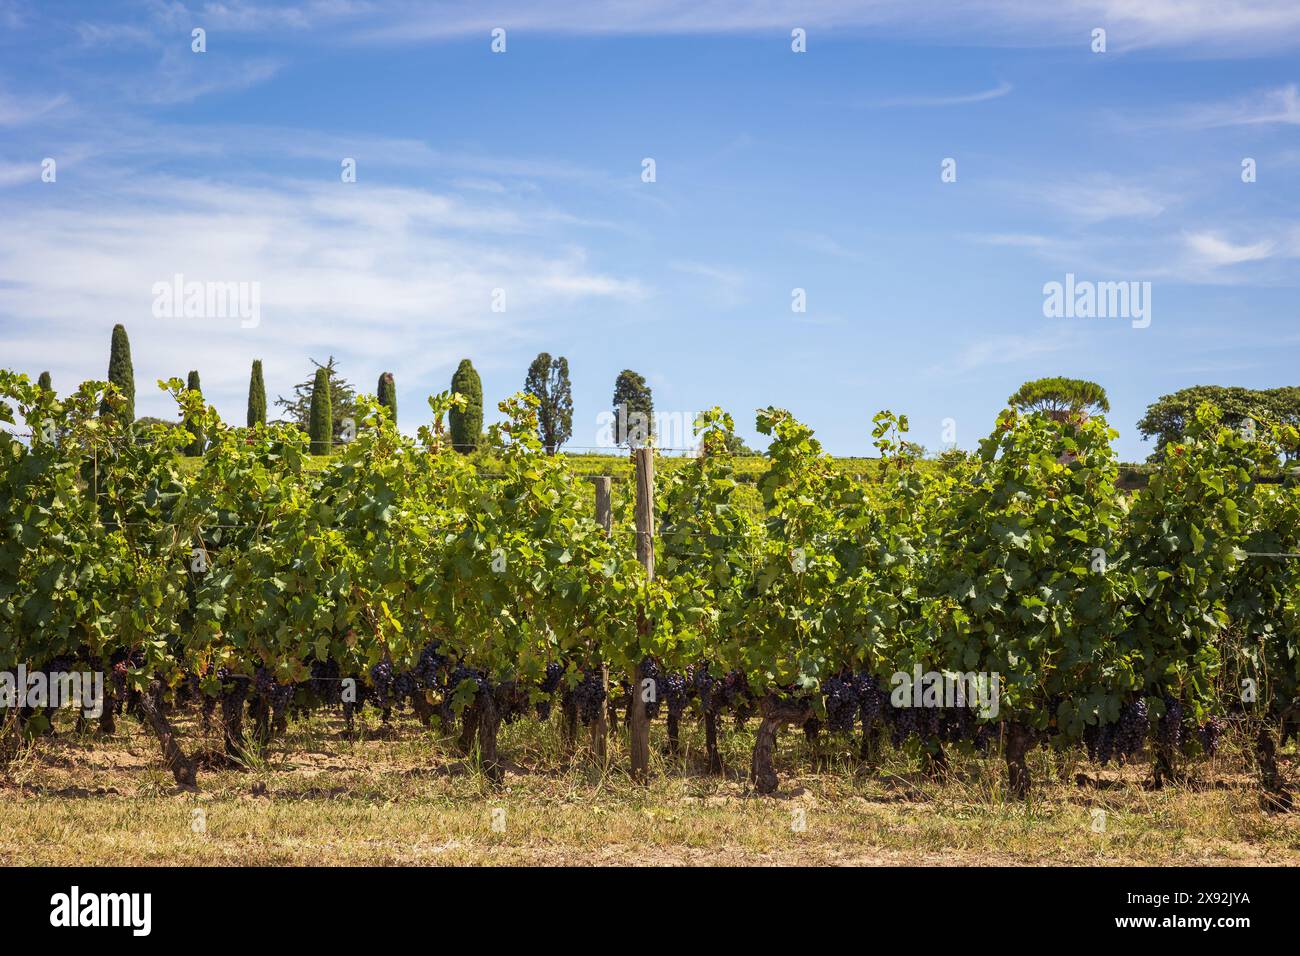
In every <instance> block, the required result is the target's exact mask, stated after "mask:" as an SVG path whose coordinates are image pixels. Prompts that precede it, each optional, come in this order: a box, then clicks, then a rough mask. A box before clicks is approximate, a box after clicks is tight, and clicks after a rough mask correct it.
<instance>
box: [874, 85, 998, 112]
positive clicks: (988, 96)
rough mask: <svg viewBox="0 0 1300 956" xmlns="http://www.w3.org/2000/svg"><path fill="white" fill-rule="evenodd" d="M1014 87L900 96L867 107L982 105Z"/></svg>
mask: <svg viewBox="0 0 1300 956" xmlns="http://www.w3.org/2000/svg"><path fill="white" fill-rule="evenodd" d="M1013 89H1015V87H1013V86H1012V85H1011V84H1010V83H1007V82H1005V81H1004V82H1002V83H999V84H998V85H997V86H995V87H992V88H991V89H987V90H980V91H979V92H976V93H957V94H953V95H949V96H900V97H895V98H893V99H885V100H878V101H876V102H874V103H868V104H867V105H868V106H871V107H875V108H880V109H887V108H892V107H910V108H926V107H938V106H964V105H966V104H968V103H984V102H987V101H988V100H996V99H999V98H1001V97H1003V96H1006V95H1007V94H1008V93H1010V92H1011V91H1012V90H1013Z"/></svg>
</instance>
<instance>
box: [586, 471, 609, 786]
mask: <svg viewBox="0 0 1300 956" xmlns="http://www.w3.org/2000/svg"><path fill="white" fill-rule="evenodd" d="M592 481H593V482H595V485H596V523H597V524H599V525H600V526H601V527H602V528H604V529H605V533H606V534H610V533H611V532H612V531H613V528H614V507H613V498H612V495H611V489H612V485H613V482H612V481H611V479H610V478H609V477H608V476H607V475H600V476H598V477H596V478H593V479H592ZM600 686H601V687H603V688H605V693H606V694H608V693H609V666H608V665H607V664H605V663H603V662H602V663H601V665H600ZM606 710H607V708H605V707H601V708H600V709H599V712H598V714H597V717H596V719H595V720H593V721H592V722H591V750H592V753H593V754H595V756H596V760H597V761H598V762H599V763H600V764H602V765H603V764H604V763H605V761H606V760H607V759H608V756H609V751H608V749H607V747H606V741H607V738H608V736H609V725H608V723H607V722H606V719H605V714H606Z"/></svg>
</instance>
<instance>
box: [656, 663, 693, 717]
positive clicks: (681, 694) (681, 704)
mask: <svg viewBox="0 0 1300 956" xmlns="http://www.w3.org/2000/svg"><path fill="white" fill-rule="evenodd" d="M659 686H660V687H661V688H662V693H663V699H664V703H665V704H667V705H668V716H670V717H672V718H674V719H675V718H677V717H680V716H681V715H682V711H683V710H685V709H686V698H687V696H688V691H689V687H688V686H687V684H686V677H685V675H683V674H665V675H664V679H663V681H662V682H661V683H660V685H659Z"/></svg>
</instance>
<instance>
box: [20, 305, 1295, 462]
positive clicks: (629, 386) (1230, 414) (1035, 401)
mask: <svg viewBox="0 0 1300 956" xmlns="http://www.w3.org/2000/svg"><path fill="white" fill-rule="evenodd" d="M311 363H312V365H314V366H315V369H314V371H313V373H312V375H311V377H310V378H308V379H306V380H304V381H302V382H299V383H298V384H297V385H295V386H294V388H293V392H292V393H291V394H290V395H288V396H284V395H282V396H280V397H279V398H277V399H276V401H275V404H276V406H277V407H278V408H280V410H281V412H282V414H281V418H280V421H283V422H290V423H293V424H296V425H298V426H299V427H300V428H301V429H302V430H303V431H304V432H306V433H307V434H308V436H309V437H310V439H311V448H312V451H313V453H315V454H328V453H329V451H330V450H331V449H332V447H333V445H334V443H335V442H337V441H339V440H340V438H341V436H342V434H343V431H344V429H345V428H346V427H347V423H348V422H349V421H351V422H352V423H353V426H355V420H356V415H357V411H356V389H355V388H354V387H353V386H352V384H351V383H350V382H348V381H347V380H346V379H345V378H343V376H342V375H341V374H340V372H339V368H338V363H337V361H336V360H335V358H334V356H332V355H331V356H330V357H329V358H328V360H327V361H325V362H324V363H321V362H317V361H316V360H315V359H311ZM108 381H109V382H110V383H111V384H112V385H113V386H114V387H115V389H116V391H117V393H118V398H117V399H116V400H115V401H113V402H110V401H108V400H107V399H106V400H105V401H104V403H103V404H102V406H101V408H100V414H101V415H121V416H123V417H125V418H128V419H129V420H131V421H134V422H138V423H139V424H150V423H159V424H164V425H172V426H176V427H179V426H180V425H185V426H186V428H187V430H188V431H190V433H191V435H192V436H193V441H192V442H191V443H190V444H189V445H188V446H187V449H186V450H187V453H188V454H191V455H201V454H203V449H204V438H203V435H202V434H200V433H199V429H198V428H197V426H193V427H191V426H190V424H189V423H182V422H164V421H162V420H161V419H156V418H141V419H136V418H135V372H134V369H133V367H132V363H131V342H130V340H129V339H128V338H127V334H126V328H125V327H124V326H122V325H121V324H118V325H115V326H113V333H112V336H111V339H110V342H109V359H108ZM38 384H39V386H40V387H41V388H44V389H50V390H53V388H54V385H53V382H52V380H51V378H50V373H49V372H48V371H47V372H41V373H40V377H39V379H38ZM187 387H188V388H189V389H191V390H192V391H195V392H199V391H201V386H200V383H199V373H198V371H197V370H191V371H190V373H189V375H188V380H187ZM451 390H452V391H454V392H458V393H460V394H461V395H462V396H464V398H465V404H464V406H463V407H461V408H457V409H453V410H452V412H451V413H450V415H449V416H448V418H449V427H450V431H451V439H452V444H453V446H454V447H455V448H456V449H457V450H458V451H461V452H465V453H470V452H473V451H475V450H477V449H478V448H479V447H480V446H481V445H482V443H483V382H482V379H481V378H480V377H479V374H478V371H477V370H476V369H475V368H474V363H473V362H471V361H470V360H469V359H467V358H466V359H462V360H461V362H460V364H459V365H458V366H457V367H456V371H455V374H453V375H452V378H451ZM523 390H524V392H525V393H526V394H528V395H531V396H533V397H534V398H535V399H536V401H537V420H538V433H539V437H540V439H541V441H542V445H543V447H545V449H546V450H547V452H548V453H550V454H555V453H556V452H558V451H559V450H560V449H561V448H562V447H563V446H564V445H565V443H567V442H568V441H569V439H570V438H571V437H572V436H573V386H572V383H571V382H570V380H569V361H568V359H566V358H565V357H564V356H563V355H560V356H555V357H553V356H552V355H551V354H550V353H549V352H541V353H539V354H538V355H537V358H535V359H533V362H532V364H531V365H529V367H528V373H527V375H526V376H525V379H524V388H523ZM376 395H377V397H378V403H379V406H380V407H381V408H383V409H386V410H387V413H388V414H389V415H391V416H392V417H393V419H394V421H396V419H397V385H396V382H395V380H394V377H393V373H392V372H384V373H383V374H381V375H380V376H379V382H378V384H377V386H376ZM1202 402H1211V403H1213V404H1215V405H1217V406H1218V407H1219V408H1220V409H1222V410H1223V413H1224V421H1225V422H1227V423H1228V424H1230V425H1233V426H1238V427H1244V426H1245V425H1246V423H1247V422H1251V421H1253V422H1256V423H1258V424H1261V425H1267V424H1274V423H1277V424H1289V425H1295V426H1300V386H1294V385H1287V386H1282V387H1279V388H1267V389H1252V388H1243V387H1240V386H1224V385H1193V386H1189V387H1188V388H1183V389H1179V390H1178V391H1176V392H1173V393H1171V394H1169V395H1162V396H1160V398H1158V399H1157V400H1156V401H1154V402H1152V403H1151V405H1149V406H1148V407H1147V411H1146V414H1145V415H1144V416H1143V417H1142V419H1141V420H1140V421H1139V422H1138V423H1137V429H1138V432H1139V433H1140V434H1141V435H1142V436H1143V437H1144V438H1146V439H1155V442H1156V449H1155V452H1154V453H1153V454H1152V455H1151V458H1152V459H1153V460H1154V459H1156V458H1157V457H1159V456H1160V455H1161V454H1163V452H1164V449H1165V446H1166V445H1168V444H1169V443H1170V442H1176V441H1178V440H1179V439H1180V438H1181V437H1182V436H1183V435H1184V434H1185V433H1186V429H1187V427H1188V423H1189V421H1190V420H1191V418H1192V416H1193V414H1194V413H1195V410H1196V408H1197V406H1198V405H1200V404H1201V403H1202ZM1007 404H1008V405H1010V406H1012V407H1014V408H1017V409H1020V410H1021V411H1022V412H1025V413H1027V414H1043V415H1048V416H1051V417H1054V418H1060V417H1062V416H1068V415H1073V414H1080V413H1084V414H1095V413H1098V412H1102V413H1104V412H1109V411H1110V401H1109V399H1108V398H1107V396H1106V390H1105V389H1104V388H1102V386H1100V385H1098V384H1097V383H1096V382H1090V381H1087V380H1086V379H1075V378H1062V377H1050V378H1040V379H1034V380H1033V381H1029V382H1026V383H1025V384H1023V385H1021V386H1020V388H1019V389H1018V390H1017V391H1016V392H1015V393H1014V394H1012V395H1011V396H1010V397H1009V398H1008V399H1007ZM613 411H614V422H615V440H616V443H617V444H620V445H625V444H635V443H637V442H638V441H644V440H646V439H648V438H650V437H652V436H653V435H654V396H653V394H652V392H651V389H650V386H649V385H648V384H647V383H646V379H645V376H643V375H640V374H638V373H637V372H634V371H632V370H631V369H624V370H623V371H621V372H619V374H618V376H617V378H616V379H615V381H614V393H613ZM246 420H247V424H248V427H250V428H255V427H257V426H258V425H265V424H266V384H265V382H264V381H263V378H262V362H261V360H260V359H258V360H255V361H254V362H253V366H252V372H251V374H250V376H249V382H248V412H247V419H246ZM730 445H731V450H732V451H733V452H735V453H742V454H743V453H749V449H748V448H747V447H746V446H745V444H744V442H743V441H741V440H740V439H739V438H738V437H735V436H733V441H732V442H731V443H730Z"/></svg>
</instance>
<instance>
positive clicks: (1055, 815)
mask: <svg viewBox="0 0 1300 956" xmlns="http://www.w3.org/2000/svg"><path fill="white" fill-rule="evenodd" d="M180 724H181V726H182V727H183V729H184V731H185V734H186V738H187V740H186V742H187V745H188V746H190V747H194V746H195V744H196V743H198V744H200V745H207V746H209V747H211V748H213V749H214V750H215V749H216V747H217V745H218V743H219V741H218V740H217V739H216V738H215V737H211V738H209V739H207V740H196V736H197V737H201V736H202V735H201V734H200V733H199V729H198V727H197V726H196V725H195V722H194V721H193V720H192V719H190V718H188V717H187V718H184V719H182V720H181V721H180ZM753 726H754V724H753V722H751V724H750V732H747V731H740V732H728V733H727V734H726V735H725V736H724V738H723V745H724V748H725V751H724V752H725V756H726V759H727V763H728V767H729V768H730V770H731V773H730V775H729V776H727V777H726V778H716V777H711V776H708V775H706V774H704V773H703V764H702V753H701V751H702V749H703V740H702V736H697V728H696V727H695V726H694V724H693V722H687V723H686V724H684V726H683V731H684V742H685V744H686V746H687V748H688V750H687V753H686V754H685V755H684V756H683V758H681V759H677V760H670V759H669V758H667V757H666V756H665V755H664V754H663V753H662V751H661V744H662V743H663V741H662V739H661V738H660V737H659V736H658V735H659V734H660V733H662V726H655V727H654V731H655V733H656V736H655V737H654V738H653V741H652V745H653V746H652V751H653V759H654V761H655V763H654V767H653V769H654V771H655V778H654V780H653V781H652V783H651V784H650V786H649V787H644V788H642V787H636V786H634V785H632V784H631V783H630V781H629V780H628V779H627V777H626V775H625V774H624V773H623V772H622V770H621V769H620V767H621V766H622V765H623V763H624V761H623V759H622V757H623V754H622V751H621V743H620V742H618V741H616V742H615V743H614V746H613V748H612V750H611V757H612V763H613V767H612V769H610V770H608V771H606V770H604V769H603V768H601V767H599V766H597V765H595V763H594V762H593V761H592V759H591V758H590V757H589V756H588V755H586V754H585V753H583V752H579V754H578V755H577V756H575V757H573V758H568V757H565V756H564V755H563V754H562V752H561V747H560V741H559V735H558V732H557V730H556V725H555V724H554V722H552V723H551V724H546V725H539V724H537V723H535V722H530V721H525V722H521V723H520V724H516V725H514V726H511V727H509V728H505V729H504V731H503V736H502V745H503V756H505V757H506V758H507V760H508V761H509V763H508V774H507V777H506V781H505V785H504V787H503V788H502V789H501V790H499V791H493V790H492V789H491V787H490V786H489V785H488V784H487V782H486V781H485V779H484V778H483V776H482V775H481V774H480V773H479V772H478V771H477V769H476V767H475V766H474V764H473V762H472V761H466V760H464V759H463V758H461V757H460V756H459V755H458V754H457V753H456V751H455V746H454V741H453V740H452V739H451V738H447V737H443V736H442V735H440V734H438V733H435V732H432V731H428V730H425V729H423V728H421V727H420V726H419V725H417V724H416V723H415V722H414V721H413V720H407V719H402V720H397V719H395V720H394V724H393V726H392V728H390V729H382V728H380V727H379V726H378V723H377V721H376V720H374V719H373V717H371V719H369V720H368V721H367V728H368V729H367V730H366V731H364V732H363V733H361V734H360V735H359V736H358V737H357V738H347V737H344V736H342V735H341V734H340V733H339V731H340V729H341V722H340V721H339V720H338V719H336V718H335V717H333V716H328V717H326V716H318V717H314V718H312V719H311V720H310V721H308V722H306V723H297V724H294V725H293V726H292V727H291V731H290V734H289V736H288V737H287V738H286V739H284V740H282V741H279V742H278V743H277V744H274V745H273V746H272V748H271V749H270V751H269V752H268V753H267V754H266V756H265V759H264V760H261V761H259V762H258V764H257V765H256V766H253V767H251V768H247V769H233V768H229V767H227V768H219V767H213V768H212V769H209V770H207V771H205V772H201V773H200V777H199V784H200V791H199V792H198V793H186V792H181V791H178V790H177V789H176V788H175V787H174V785H173V783H172V779H171V775H170V774H169V773H168V772H167V771H166V769H165V768H164V767H163V766H162V763H161V759H160V757H159V751H158V747H157V744H156V742H155V741H154V739H153V738H152V737H150V736H147V735H146V734H144V733H143V732H142V731H141V729H140V727H139V726H138V725H137V724H136V723H135V722H134V721H133V720H130V719H126V718H123V719H122V720H120V721H119V728H118V729H119V733H118V735H117V736H115V737H113V738H110V739H104V738H99V737H95V736H84V737H82V736H78V735H76V734H74V733H73V732H72V731H71V729H65V730H61V733H60V734H59V736H58V737H56V738H53V739H46V740H42V741H40V742H39V744H38V745H37V746H36V747H34V748H32V749H31V750H29V751H26V752H24V753H23V754H21V755H20V757H19V759H18V760H17V761H15V763H14V764H12V765H11V766H10V767H9V768H8V771H7V773H6V774H5V778H4V780H3V782H2V783H0V863H3V864H5V865H22V864H26V865H74V864H75V865H86V864H113V865H156V864H181V865H191V864H192V865H231V864H263V865H268V864H269V865H275V864H299V865H326V866H328V865H339V864H366V865H370V864H420V865H425V864H459V865H464V864H487V865H497V864H525V865H527V864H542V865H581V866H591V865H605V864H613V865H646V864H668V865H696V864H734V865H784V864H805V865H807V864H812V865H819V864H844V865H900V864H912V865H935V866H938V865H969V866H981V865H983V866H987V865H1004V864H1028V863H1041V864H1068V865H1089V864H1119V865H1126V864H1155V865H1179V864H1266V865H1290V866H1295V865H1297V864H1300V814H1289V815H1286V814H1281V815H1278V814H1267V813H1265V812H1263V811H1262V810H1261V809H1260V807H1259V804H1258V799H1257V795H1256V792H1255V790H1254V788H1253V781H1252V779H1251V777H1250V776H1249V775H1247V774H1246V773H1245V772H1244V769H1243V764H1242V761H1241V757H1240V755H1239V754H1236V753H1232V752H1229V753H1227V754H1221V755H1220V757H1218V758H1216V760H1215V761H1214V762H1210V763H1201V764H1198V765H1197V766H1196V767H1195V770H1194V774H1193V779H1192V781H1190V782H1189V783H1188V784H1187V785H1185V786H1178V787H1172V788H1167V789H1165V790H1163V791H1160V792H1151V791H1148V790H1146V789H1145V788H1144V787H1143V786H1142V780H1143V778H1144V776H1145V775H1146V773H1147V766H1146V764H1145V763H1142V764H1139V765H1136V766H1132V767H1128V768H1124V769H1117V768H1115V767H1113V766H1112V767H1111V768H1109V769H1106V770H1100V771H1099V770H1098V769H1097V768H1095V767H1092V766H1090V765H1087V764H1086V763H1077V762H1075V760H1074V759H1073V758H1060V757H1054V756H1052V755H1050V754H1048V753H1046V752H1044V751H1041V750H1039V751H1035V753H1034V756H1033V758H1032V761H1031V767H1032V769H1033V772H1034V774H1035V782H1036V785H1037V793H1036V795H1035V800H1034V802H1033V803H1031V804H1030V805H1029V806H1024V805H1016V804H1013V803H1006V802H1004V801H1003V799H1002V796H1001V765H1000V761H993V760H989V761H966V760H964V759H962V758H960V757H955V758H954V760H953V773H952V776H951V779H949V780H947V781H945V782H942V783H939V782H935V781H933V780H930V779H927V778H926V777H925V776H924V775H923V774H921V773H920V772H919V763H918V762H917V761H915V760H913V759H911V758H910V757H909V756H907V755H906V754H904V753H891V754H890V755H889V756H887V757H886V758H885V761H884V763H883V765H882V766H880V767H878V768H875V769H874V770H870V771H868V770H866V769H864V768H861V767H859V766H858V764H857V762H856V761H854V760H852V759H850V758H849V756H848V749H849V747H848V743H847V741H844V742H840V743H836V742H834V741H828V740H826V739H825V738H823V757H822V759H821V761H820V764H819V766H818V769H816V770H813V769H812V768H813V766H814V753H813V751H812V750H811V749H810V746H809V745H808V743H807V742H806V741H805V740H804V739H803V735H802V734H790V733H786V734H783V735H782V738H781V749H780V752H779V754H778V769H779V770H780V772H781V775H782V781H781V783H782V788H781V792H780V794H779V795H778V796H777V797H775V798H760V797H756V796H753V795H752V791H751V790H750V788H749V786H748V785H747V782H746V779H745V771H746V769H747V767H748V756H749V753H748V748H749V747H750V745H751V744H752V729H753ZM840 751H843V753H841V752H840ZM1283 765H1284V768H1285V769H1286V770H1287V771H1288V772H1289V774H1290V775H1291V776H1292V778H1294V776H1295V772H1296V770H1297V757H1296V754H1295V753H1294V752H1293V751H1288V752H1287V753H1286V754H1285V755H1284V758H1283ZM1081 772H1082V773H1087V774H1089V775H1090V776H1092V777H1093V778H1101V779H1104V780H1106V781H1107V782H1108V784H1110V785H1112V786H1113V788H1110V789H1097V788H1095V787H1091V786H1089V787H1082V786H1079V785H1078V784H1077V783H1076V782H1075V778H1076V775H1077V774H1078V773H1081ZM1096 810H1101V811H1104V817H1102V816H1101V815H1100V814H1097V813H1094V811H1096Z"/></svg>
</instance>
